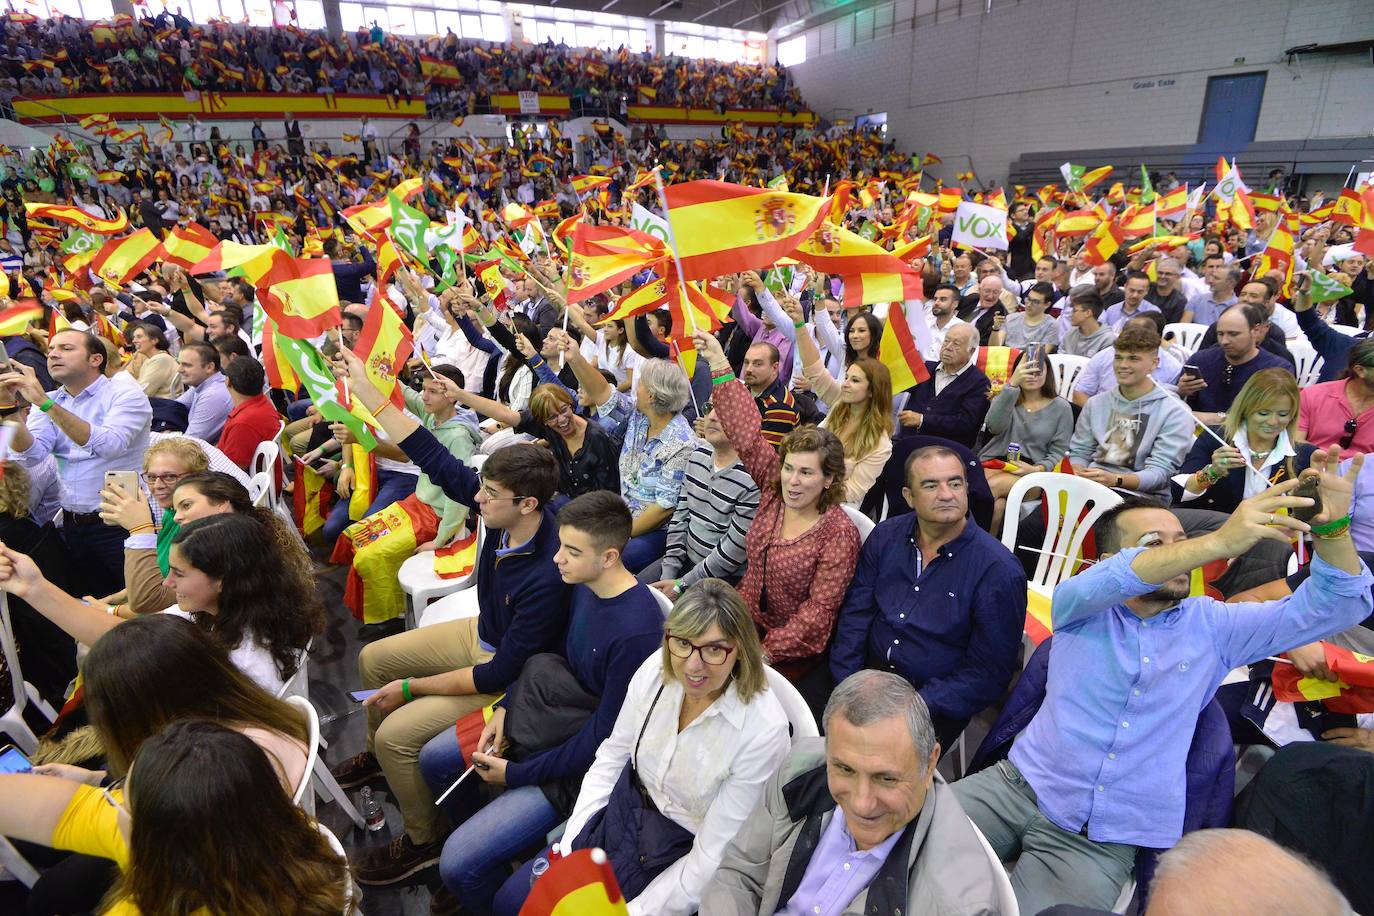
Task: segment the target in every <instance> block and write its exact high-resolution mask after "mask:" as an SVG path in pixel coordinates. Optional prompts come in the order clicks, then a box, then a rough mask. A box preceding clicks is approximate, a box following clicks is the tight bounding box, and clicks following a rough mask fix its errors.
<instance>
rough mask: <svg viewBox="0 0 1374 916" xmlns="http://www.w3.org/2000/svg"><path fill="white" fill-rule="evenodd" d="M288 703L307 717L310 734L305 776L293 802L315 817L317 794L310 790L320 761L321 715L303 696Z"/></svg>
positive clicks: (291, 697)
mask: <svg viewBox="0 0 1374 916" xmlns="http://www.w3.org/2000/svg"><path fill="white" fill-rule="evenodd" d="M286 702H287V703H289V704H291V705H292V706H294V707H296V708H297V709H299V710H300V711H301V713H303V714H304V715H305V722H306V729H307V731H308V732H309V735H308V736H307V737H306V739H305V775H304V776H302V777H301V781H300V784H299V785H297V786H296V791H295V793H294V794H293V795H292V796H291V800H292V801H293V802H295V803H296V804H297V805H299V806H300V807H302V808H304V809H305V813H306V814H309V815H311V816H312V817H313V816H314V814H315V793H314V792H310V791H308V790H309V789H310V780H311V774H312V773H313V772H314V770H315V762H316V761H317V760H319V759H320V714H319V713H318V712H316V711H315V707H314V706H312V705H310V701H309V700H307V699H306V698H305V697H303V696H290V697H287V698H286Z"/></svg>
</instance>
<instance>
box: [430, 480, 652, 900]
mask: <svg viewBox="0 0 1374 916" xmlns="http://www.w3.org/2000/svg"><path fill="white" fill-rule="evenodd" d="M632 524H633V519H632V517H631V515H630V510H629V508H628V507H627V506H626V505H625V501H624V500H623V499H621V498H620V496H619V495H618V494H616V493H610V492H607V491H605V490H601V491H597V492H594V493H587V494H584V495H582V496H579V497H577V498H576V499H574V500H573V501H572V502H570V503H568V504H567V505H565V506H564V507H563V508H562V509H561V510H559V512H558V538H559V541H560V542H561V544H562V546H561V547H560V548H559V550H558V553H557V555H556V556H555V557H554V563H555V564H556V565H557V567H558V571H559V572H560V573H561V575H562V577H563V581H564V582H566V583H568V584H569V585H571V586H572V612H571V614H570V615H569V619H568V631H567V635H566V639H565V641H564V645H563V651H562V654H561V656H555V655H538V656H535V657H534V658H532V659H530V660H529V661H528V662H527V663H526V674H525V678H526V681H528V680H529V678H530V677H531V676H534V677H537V679H538V683H540V684H541V685H543V686H544V687H545V689H546V691H547V693H548V694H550V695H553V696H557V697H558V701H557V703H558V706H559V707H560V708H564V709H566V708H578V709H589V708H590V709H591V712H590V714H589V715H588V716H587V718H586V719H585V720H584V721H583V722H582V725H581V726H580V727H579V728H578V729H577V731H576V732H574V733H573V734H572V735H571V736H570V737H568V738H567V739H566V740H564V741H562V742H559V743H557V744H554V745H553V746H551V747H547V748H545V749H543V750H539V751H536V752H533V753H531V752H528V751H524V750H516V751H515V752H514V753H513V754H512V755H511V756H518V757H519V758H520V759H518V760H514V759H509V757H508V756H507V749H506V748H505V747H504V745H505V743H506V740H505V739H506V734H507V728H506V726H507V718H506V709H505V708H503V707H502V706H500V705H498V706H497V708H496V710H495V712H494V714H493V715H492V717H491V720H490V721H489V722H488V723H487V727H486V729H485V730H484V731H483V733H482V737H481V738H480V739H479V741H478V742H477V744H478V749H476V750H474V749H473V748H460V747H459V744H458V740H457V737H456V735H455V733H454V731H453V730H452V729H446V730H444V731H443V732H440V733H439V735H437V736H436V737H435V738H434V739H433V740H431V741H430V742H429V743H428V744H427V745H425V748H424V751H423V752H421V754H420V767H421V770H422V771H423V772H424V775H425V778H426V780H427V781H428V783H429V786H430V789H431V790H432V791H434V792H436V793H439V792H442V791H443V790H444V789H446V788H447V787H448V786H449V785H451V784H452V783H453V781H454V780H455V779H456V778H457V777H458V776H459V775H460V774H461V773H462V772H463V770H464V769H465V764H464V761H463V751H465V750H466V751H469V752H471V759H472V762H473V764H474V765H475V766H476V767H477V775H479V776H481V778H482V779H483V780H484V781H486V782H487V783H490V784H493V785H498V786H505V787H506V791H505V792H503V793H501V795H499V796H498V797H497V798H496V799H495V800H494V801H492V802H490V803H489V804H487V805H486V807H484V808H482V809H481V810H480V811H478V812H477V813H476V814H474V815H473V816H471V817H470V818H468V819H467V820H466V821H465V822H464V823H463V824H462V825H461V826H460V827H459V828H458V829H457V830H456V831H454V832H453V834H452V835H451V836H449V838H448V841H447V842H446V843H445V844H444V851H443V855H442V857H441V858H440V860H439V874H440V876H441V877H442V878H443V881H444V886H445V888H446V890H447V891H448V892H449V894H444V893H442V892H441V893H440V894H439V895H438V896H436V898H435V903H434V911H435V912H447V911H448V910H449V908H450V905H451V902H452V898H456V902H458V903H461V904H462V910H461V912H469V913H485V912H488V911H489V910H490V907H491V901H492V898H493V897H494V896H495V895H496V892H497V891H498V890H499V889H500V888H501V885H502V883H503V882H504V881H505V880H506V878H507V877H509V869H508V868H507V867H506V866H507V864H508V863H509V862H510V861H511V860H512V859H515V858H518V857H519V856H520V854H521V853H522V852H524V851H525V850H527V849H529V848H531V847H534V846H538V845H539V844H540V843H541V842H543V839H544V837H545V836H546V835H547V834H548V832H549V831H550V830H551V829H553V828H554V827H555V826H557V825H558V824H559V823H560V822H562V821H564V820H566V819H567V817H568V816H569V815H570V814H571V813H572V808H573V804H574V803H575V802H576V800H577V791H578V788H579V787H580V786H581V783H582V777H583V776H584V775H586V773H587V770H588V769H590V768H591V765H592V761H593V760H595V759H596V750H597V748H598V747H600V745H601V742H602V741H604V740H605V739H606V737H607V736H609V735H610V733H611V729H612V727H614V725H615V720H616V717H617V716H618V715H619V714H620V705H621V703H622V702H623V701H624V699H625V691H626V690H627V689H628V687H629V685H630V679H631V678H632V677H634V674H635V672H636V671H638V670H639V668H640V666H641V665H642V664H643V663H644V660H645V659H646V658H648V657H649V656H650V655H652V654H653V653H654V652H656V651H658V648H659V646H660V645H662V643H663V612H662V610H660V608H659V604H658V601H657V599H655V598H654V596H653V593H652V591H651V590H650V588H649V586H647V585H642V584H640V583H639V582H638V581H637V580H636V579H635V576H634V574H633V573H631V572H629V571H628V570H627V569H626V568H625V564H624V563H623V562H621V551H622V550H624V547H625V544H626V542H628V541H629V539H630V528H631V525H632ZM532 672H537V674H532ZM569 675H570V676H571V677H569ZM574 681H575V682H576V683H575V684H574V683H573V682H574ZM522 683H524V682H522ZM508 698H509V695H508ZM558 718H559V719H561V718H562V717H561V716H559V717H558ZM530 727H531V726H530V725H528V724H527V725H526V731H527V732H528V730H529V729H530ZM488 748H496V749H497V750H496V751H495V752H493V753H484V752H483V751H484V750H485V749H488ZM469 783H470V785H465V786H464V787H463V788H464V789H466V790H468V791H471V789H472V788H473V787H475V786H476V785H477V782H476V780H469ZM460 791H462V790H460ZM450 895H451V897H450ZM445 898H449V899H445Z"/></svg>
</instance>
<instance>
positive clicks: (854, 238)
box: [787, 220, 921, 307]
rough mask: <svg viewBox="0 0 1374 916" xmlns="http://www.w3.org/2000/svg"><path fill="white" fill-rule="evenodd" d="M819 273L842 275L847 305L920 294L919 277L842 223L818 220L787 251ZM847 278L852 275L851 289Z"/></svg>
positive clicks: (899, 299)
mask: <svg viewBox="0 0 1374 916" xmlns="http://www.w3.org/2000/svg"><path fill="white" fill-rule="evenodd" d="M787 256H788V257H790V258H795V259H796V260H798V261H801V262H802V263H803V264H806V265H809V266H810V267H812V268H814V269H816V270H817V271H819V272H821V273H827V274H839V275H841V276H843V277H844V278H845V289H844V298H845V304H846V305H849V306H851V307H852V306H855V305H867V304H870V303H874V302H905V301H906V300H908V299H918V298H920V296H921V276H920V274H918V273H916V271H914V270H912V269H911V267H910V266H908V265H907V264H906V263H905V262H904V261H902V260H901V259H900V258H897V257H894V256H893V254H892V253H891V252H889V251H884V250H883V248H882V247H880V246H879V245H876V244H874V243H873V242H870V241H868V240H867V239H865V238H863V237H862V236H859V235H857V234H856V233H853V232H850V231H849V230H848V229H845V228H844V227H843V226H836V225H835V224H834V223H831V222H828V221H825V220H822V222H821V224H820V225H819V226H818V227H817V228H816V231H815V232H813V233H812V234H811V235H810V236H809V237H807V239H806V241H804V242H802V244H800V245H798V246H797V247H796V249H794V250H793V251H791V252H789V253H788V255H787ZM850 278H854V280H855V282H854V283H853V287H854V288H853V289H851V283H850Z"/></svg>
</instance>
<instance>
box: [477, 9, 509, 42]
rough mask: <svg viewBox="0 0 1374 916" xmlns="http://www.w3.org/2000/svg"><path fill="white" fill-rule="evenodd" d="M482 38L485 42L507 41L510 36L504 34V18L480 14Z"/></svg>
mask: <svg viewBox="0 0 1374 916" xmlns="http://www.w3.org/2000/svg"><path fill="white" fill-rule="evenodd" d="M482 37H483V38H485V39H486V40H487V41H507V40H508V39H509V38H510V35H509V34H507V32H506V17H504V16H500V15H492V14H491V13H484V14H482Z"/></svg>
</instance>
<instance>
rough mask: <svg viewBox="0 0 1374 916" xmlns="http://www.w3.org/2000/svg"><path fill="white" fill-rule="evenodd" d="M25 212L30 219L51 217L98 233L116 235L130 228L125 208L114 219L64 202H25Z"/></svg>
mask: <svg viewBox="0 0 1374 916" xmlns="http://www.w3.org/2000/svg"><path fill="white" fill-rule="evenodd" d="M24 212H25V213H26V214H28V217H29V219H50V220H53V221H55V222H59V223H65V224H67V225H68V226H80V227H81V228H82V229H85V230H87V231H88V232H94V233H95V234H96V235H114V234H115V233H117V232H123V231H124V230H125V229H128V228H129V214H127V213H125V212H124V211H123V210H120V211H119V215H118V216H116V217H115V218H114V219H103V218H101V217H98V216H92V215H91V214H89V213H87V212H86V211H85V210H82V209H81V208H80V207H69V206H65V205H63V204H30V203H26V204H24Z"/></svg>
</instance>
